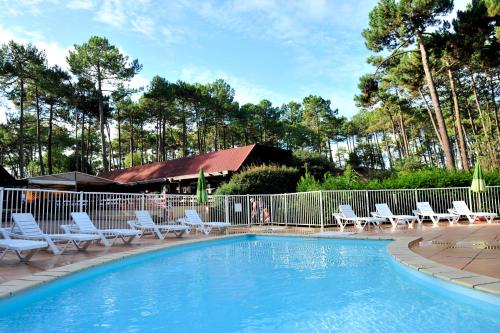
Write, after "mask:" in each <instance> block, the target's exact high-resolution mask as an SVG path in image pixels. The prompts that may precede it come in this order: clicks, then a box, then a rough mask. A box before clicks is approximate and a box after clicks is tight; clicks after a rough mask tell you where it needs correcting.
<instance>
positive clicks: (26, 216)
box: [12, 213, 43, 237]
mask: <svg viewBox="0 0 500 333" xmlns="http://www.w3.org/2000/svg"><path fill="white" fill-rule="evenodd" d="M12 219H13V220H14V223H15V225H16V227H17V228H18V229H19V231H20V232H21V234H22V235H24V236H30V237H31V236H33V237H40V236H43V232H42V230H41V229H40V227H39V226H38V224H37V223H36V221H35V218H34V217H33V215H32V214H31V213H14V214H12Z"/></svg>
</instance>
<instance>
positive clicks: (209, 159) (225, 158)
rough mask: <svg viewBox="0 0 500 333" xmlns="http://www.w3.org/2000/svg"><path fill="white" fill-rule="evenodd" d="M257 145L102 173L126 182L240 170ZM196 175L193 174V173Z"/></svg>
mask: <svg viewBox="0 0 500 333" xmlns="http://www.w3.org/2000/svg"><path fill="white" fill-rule="evenodd" d="M254 147H255V145H249V146H244V147H239V148H232V149H225V150H219V151H214V152H211V153H207V154H203V155H196V156H190V157H183V158H178V159H175V160H170V161H163V162H155V163H149V164H145V165H139V166H134V167H131V168H127V169H121V170H114V171H111V172H105V173H101V174H99V177H102V178H107V179H111V180H114V181H115V182H118V183H122V184H126V183H135V182H144V181H151V180H156V179H164V178H174V177H183V176H184V177H186V178H196V177H197V176H198V173H199V172H200V169H203V171H204V172H205V175H210V174H220V173H224V172H235V171H238V170H239V169H240V168H241V166H242V165H243V163H244V162H245V160H246V159H247V158H248V156H249V155H250V152H251V151H252V150H253V149H254ZM191 176H192V177H191Z"/></svg>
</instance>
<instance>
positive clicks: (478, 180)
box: [470, 162, 486, 193]
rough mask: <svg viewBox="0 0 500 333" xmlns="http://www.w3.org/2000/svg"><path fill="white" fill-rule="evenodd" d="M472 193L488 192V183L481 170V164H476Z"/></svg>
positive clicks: (471, 187)
mask: <svg viewBox="0 0 500 333" xmlns="http://www.w3.org/2000/svg"><path fill="white" fill-rule="evenodd" d="M470 189H471V191H472V192H476V193H479V192H484V191H486V183H485V182H484V178H483V171H482V170H481V165H480V164H479V162H477V163H476V166H475V168H474V176H473V177H472V185H471V186H470Z"/></svg>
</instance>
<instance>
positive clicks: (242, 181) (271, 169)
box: [215, 165, 299, 194]
mask: <svg viewBox="0 0 500 333" xmlns="http://www.w3.org/2000/svg"><path fill="white" fill-rule="evenodd" d="M298 179H299V171H298V170H297V169H296V168H292V167H286V166H278V165H261V166H252V167H249V168H247V169H245V170H243V171H241V172H239V173H237V174H234V175H233V176H232V178H231V180H230V181H229V182H227V183H224V184H222V185H221V186H219V187H218V188H217V190H216V191H215V194H275V193H287V192H293V191H295V186H296V184H297V181H298Z"/></svg>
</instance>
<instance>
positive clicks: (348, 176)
mask: <svg viewBox="0 0 500 333" xmlns="http://www.w3.org/2000/svg"><path fill="white" fill-rule="evenodd" d="M483 175H484V178H485V181H486V185H489V186H499V185H500V173H499V172H498V171H489V172H484V173H483ZM315 182H316V183H315ZM315 182H312V181H311V180H308V181H303V182H299V184H300V187H299V186H297V191H299V192H303V191H315V190H318V189H322V190H362V189H369V190H376V189H399V188H400V189H414V188H436V187H468V186H470V184H471V182H472V172H467V171H463V170H456V171H448V170H446V169H439V168H430V169H429V168H428V169H422V170H415V171H399V172H395V173H393V174H392V175H390V176H389V177H386V178H375V179H371V180H369V181H365V180H363V179H361V178H360V177H359V176H358V175H357V174H356V173H355V171H353V170H352V169H351V168H350V167H347V168H346V170H345V171H344V174H343V175H342V176H337V177H336V176H333V175H331V174H329V173H327V174H326V175H325V177H324V178H323V180H322V181H321V182H319V181H315Z"/></svg>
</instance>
